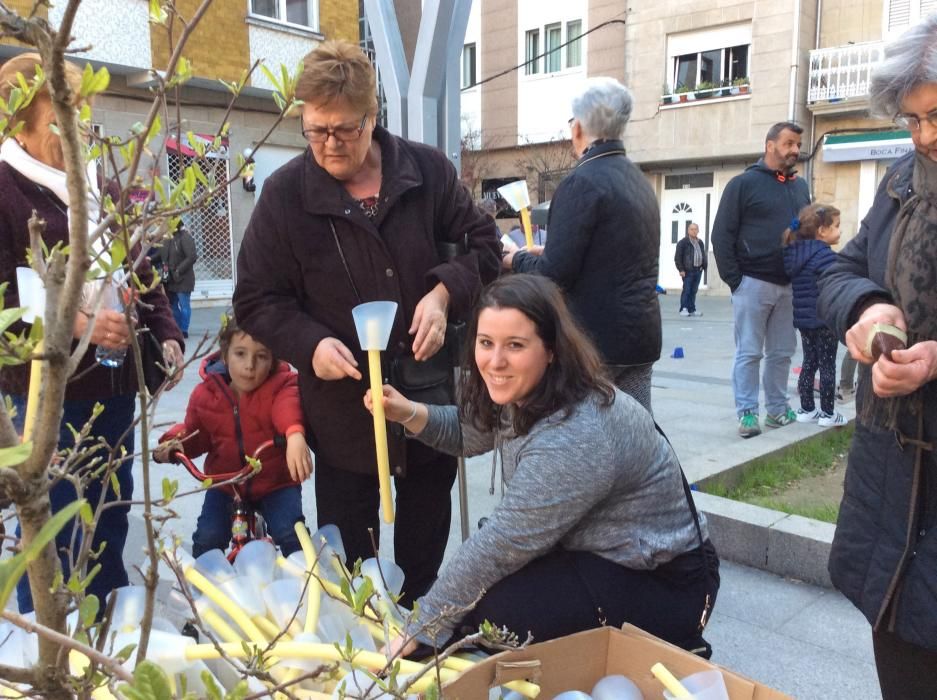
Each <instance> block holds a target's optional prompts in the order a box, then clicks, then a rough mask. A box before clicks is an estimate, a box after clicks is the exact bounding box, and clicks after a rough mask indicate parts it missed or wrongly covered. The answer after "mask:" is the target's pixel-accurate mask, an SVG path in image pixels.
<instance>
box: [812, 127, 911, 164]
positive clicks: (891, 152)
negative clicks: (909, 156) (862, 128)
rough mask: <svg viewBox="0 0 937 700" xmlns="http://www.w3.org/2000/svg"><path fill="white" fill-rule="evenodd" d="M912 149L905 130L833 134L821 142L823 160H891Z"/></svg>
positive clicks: (909, 135) (908, 134) (838, 161)
mask: <svg viewBox="0 0 937 700" xmlns="http://www.w3.org/2000/svg"><path fill="white" fill-rule="evenodd" d="M912 150H914V144H913V143H911V134H910V133H909V132H907V131H876V132H871V133H864V134H833V135H831V136H827V137H826V140H824V142H823V161H824V162H825V163H843V162H847V161H854V160H891V159H893V158H899V157H901V156H903V155H904V154H905V153H907V152H908V151H912Z"/></svg>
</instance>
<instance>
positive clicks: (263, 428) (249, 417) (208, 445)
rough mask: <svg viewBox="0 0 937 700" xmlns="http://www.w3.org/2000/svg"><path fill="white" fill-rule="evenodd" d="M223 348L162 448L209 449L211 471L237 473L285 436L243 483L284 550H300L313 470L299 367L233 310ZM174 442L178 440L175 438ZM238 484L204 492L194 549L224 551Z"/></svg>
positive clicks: (165, 454) (205, 366)
mask: <svg viewBox="0 0 937 700" xmlns="http://www.w3.org/2000/svg"><path fill="white" fill-rule="evenodd" d="M220 348H221V349H220V350H219V351H218V352H216V353H214V354H212V355H209V356H208V357H206V358H205V360H204V361H203V362H202V366H201V369H200V375H201V377H202V383H201V384H199V385H198V386H197V387H196V388H195V391H193V392H192V396H190V397H189V405H188V407H187V408H186V414H185V423H179V424H177V425H174V426H173V427H172V428H170V429H169V430H168V431H167V432H166V434H165V435H163V436H162V437H161V438H160V446H159V448H157V450H156V453H155V459H156V460H157V461H159V462H166V461H169V453H170V451H171V450H173V449H180V443H179V441H181V449H182V450H183V451H184V453H185V454H186V455H187V456H188V457H190V458H194V457H198V456H199V455H203V454H206V453H207V455H208V456H207V457H206V459H205V467H204V470H203V471H204V472H205V473H206V474H209V475H211V474H213V473H214V474H221V473H225V472H232V471H236V470H237V469H239V468H240V467H241V466H243V465H244V464H246V456H248V455H252V454H253V453H254V450H256V449H257V448H258V447H259V446H260V445H261V444H262V443H264V442H266V441H267V440H271V439H273V437H274V436H275V435H285V436H286V449H285V451H284V449H283V448H281V447H272V448H269V449H267V450H265V451H264V452H263V454H261V455H260V459H261V470H260V471H259V472H257V473H256V474H255V475H254V476H253V477H251V478H250V479H249V480H247V481H246V482H243V483H242V484H240V485H239V488H240V489H241V495H242V498H244V500H246V501H249V502H250V503H252V504H254V506H255V507H256V508H257V509H258V510H259V511H260V513H261V514H262V515H263V517H264V520H265V521H266V523H267V527H268V529H269V531H270V535H271V536H272V537H273V541H274V542H275V543H276V544H277V545H278V546H279V547H280V551H281V552H282V553H283V555H284V556H289V555H290V554H291V553H293V552H295V551H298V550H299V549H300V544H299V538H297V536H296V533H295V532H294V530H293V526H294V524H295V523H297V522H304V518H303V509H302V500H301V496H300V483H301V482H302V481H304V480H305V479H307V478H308V477H309V475H310V473H311V472H312V459H311V457H310V454H309V448H308V446H307V445H306V437H305V430H304V428H303V414H302V408H301V407H300V402H299V385H298V382H297V376H296V373H295V372H293V371H292V370H291V368H290V366H289V365H288V364H286V363H285V362H280V361H278V360H277V359H276V358H275V357H273V354H272V353H271V352H270V349H269V348H267V347H266V346H265V345H263V344H262V343H259V342H257V341H256V340H254V339H253V338H252V337H251V336H250V335H248V334H247V333H245V332H244V331H242V330H240V329H239V328H238V327H237V323H236V322H235V320H234V318H233V317H228V319H227V322H226V324H225V327H224V330H222V332H221V337H220ZM169 441H173V442H172V443H170V442H169ZM232 495H233V491H232V490H231V487H222V488H212V489H208V490H207V491H206V492H205V502H204V504H203V505H202V512H201V514H200V515H199V517H198V523H197V524H196V527H195V533H194V534H193V535H192V554H193V555H194V556H196V557H197V556H199V555H200V554H202V553H204V552H206V551H208V550H209V549H220V550H222V551H224V550H225V549H226V548H227V546H228V543H229V542H230V540H231V508H232V502H233V501H232Z"/></svg>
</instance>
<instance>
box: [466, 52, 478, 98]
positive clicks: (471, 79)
mask: <svg viewBox="0 0 937 700" xmlns="http://www.w3.org/2000/svg"><path fill="white" fill-rule="evenodd" d="M477 82H478V80H477V78H476V76H475V44H466V45H465V46H463V47H462V88H463V89H465V88H470V87H472V86H473V85H474V84H475V83H477Z"/></svg>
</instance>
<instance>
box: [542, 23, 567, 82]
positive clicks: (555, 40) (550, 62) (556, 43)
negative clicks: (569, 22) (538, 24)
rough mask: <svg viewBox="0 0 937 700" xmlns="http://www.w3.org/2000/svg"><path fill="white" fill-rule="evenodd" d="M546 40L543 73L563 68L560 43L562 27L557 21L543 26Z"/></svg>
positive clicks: (554, 71)
mask: <svg viewBox="0 0 937 700" xmlns="http://www.w3.org/2000/svg"><path fill="white" fill-rule="evenodd" d="M543 33H544V35H545V36H546V41H547V55H546V56H545V57H544V61H545V63H546V66H545V68H544V72H545V73H556V72H557V71H560V70H562V69H563V53H562V52H561V51H560V44H562V43H563V27H562V25H560V24H559V23H557V24H548V25H547V26H546V27H544V28H543Z"/></svg>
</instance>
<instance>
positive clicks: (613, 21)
mask: <svg viewBox="0 0 937 700" xmlns="http://www.w3.org/2000/svg"><path fill="white" fill-rule="evenodd" d="M626 13H627V10H625V12H622V13H620V14H626ZM611 24H622V25H624V24H627V22H626V21H625V20H623V19H610V20H607V21H605V22H602V23H601V24H597V25H595V26H594V27H593V28H592V29H590V30H589V31H587V32H584V33H582V34H580V35H579V36H577V37H576V38H575V39H569V40H568V41H565V42H563V43H562V44H560V45H559V46H555V47H554V48H552V49H550V50H549V51H544V52H543V53H542V54H540V55H539V56H534V57H533V58H529V59H527V60H526V61H524V62H523V63H519V64H518V65H516V66H514V67H513V68H508V69H507V70H503V71H501V72H500V73H495V74H494V75H492V76H489V77H487V78H485V79H484V80H479V81H478V82H477V83H475V84H474V85H469V86H468V87H464V88H462V90H461V92H465V91H466V90H471V89H472V88H475V87H478V86H479V85H484V84H485V83H490V82H491V81H492V80H494V79H495V78H501V77H503V76H505V75H508V74H509V73H513V72H514V71H518V70H520V69H521V68H524V67H525V66H527V65H529V64H531V63H536V62H537V61H539V60H540V59H541V58H543V57H544V56H547V55H549V54H551V53H553V52H554V51H559V50H560V49H562V48H565V47H566V46H569V45H570V44H572V43H573V42H576V41H579V40H580V39H582V37H584V36H589V35H590V34H591V33H592V32H595V31H598V30H599V29H602V28H603V27H607V26H609V25H611Z"/></svg>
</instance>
